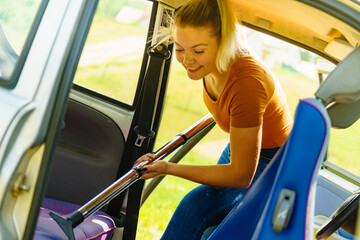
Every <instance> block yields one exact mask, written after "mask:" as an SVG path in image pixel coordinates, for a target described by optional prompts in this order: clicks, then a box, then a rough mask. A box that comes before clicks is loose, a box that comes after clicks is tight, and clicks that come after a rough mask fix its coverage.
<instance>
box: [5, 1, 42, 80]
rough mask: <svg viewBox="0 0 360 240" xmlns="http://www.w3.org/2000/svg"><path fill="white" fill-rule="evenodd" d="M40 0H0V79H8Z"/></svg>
mask: <svg viewBox="0 0 360 240" xmlns="http://www.w3.org/2000/svg"><path fill="white" fill-rule="evenodd" d="M40 3H41V0H16V1H13V0H1V1H0V81H1V82H7V81H9V79H10V77H11V74H12V73H13V71H14V68H15V65H16V63H17V60H18V57H19V55H20V54H21V52H22V50H23V48H24V43H25V40H26V38H27V36H28V34H29V31H30V28H31V25H32V23H33V21H34V18H35V15H36V12H37V10H38V8H39V6H40Z"/></svg>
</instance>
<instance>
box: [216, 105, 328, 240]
mask: <svg viewBox="0 0 360 240" xmlns="http://www.w3.org/2000/svg"><path fill="white" fill-rule="evenodd" d="M330 127H331V123H330V119H329V117H328V115H327V112H326V110H325V108H324V106H323V105H322V104H321V103H320V102H319V101H318V100H316V99H304V100H301V101H300V103H299V105H298V107H297V110H296V114H295V119H294V126H293V129H292V132H291V134H290V136H289V137H288V139H287V141H286V143H285V144H284V145H283V146H282V148H281V149H280V150H279V152H278V153H277V154H276V155H275V157H274V158H273V160H272V161H271V163H270V164H269V165H268V167H267V168H266V169H265V171H264V172H263V174H262V175H261V176H260V177H259V178H258V180H257V181H256V182H255V183H254V184H253V185H252V187H251V188H250V189H249V191H248V192H247V194H246V195H245V196H244V198H243V200H242V201H241V202H240V203H239V204H238V205H237V206H235V207H234V208H233V210H232V211H231V212H230V213H229V214H228V216H227V217H226V218H225V219H224V220H223V222H222V223H221V224H220V225H219V226H218V227H217V229H216V230H215V231H214V232H213V234H212V235H211V236H210V237H209V239H221V240H224V239H291V240H294V239H313V234H312V221H311V219H312V216H313V205H314V204H313V201H314V197H315V195H314V194H313V193H314V191H313V190H314V189H315V185H316V179H317V178H316V177H317V173H318V171H319V168H320V165H321V162H322V161H323V159H324V157H325V155H326V150H327V146H328V141H329V134H330ZM283 189H287V190H290V191H292V192H294V193H295V194H296V195H295V201H294V204H293V208H292V210H290V211H289V212H292V214H291V215H289V216H290V217H289V221H288V224H287V226H286V227H284V228H282V229H281V231H279V230H278V229H277V231H275V230H274V225H273V223H272V222H273V216H274V212H275V209H276V205H277V201H278V198H279V195H280V192H281V191H282V190H283ZM279 217H281V216H280V215H279Z"/></svg>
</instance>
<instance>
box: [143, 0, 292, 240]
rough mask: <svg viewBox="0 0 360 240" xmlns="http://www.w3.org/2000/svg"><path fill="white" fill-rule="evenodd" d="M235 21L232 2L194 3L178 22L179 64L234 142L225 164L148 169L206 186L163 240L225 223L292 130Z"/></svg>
mask: <svg viewBox="0 0 360 240" xmlns="http://www.w3.org/2000/svg"><path fill="white" fill-rule="evenodd" d="M235 23H236V21H235V16H234V13H233V12H232V11H231V7H230V6H229V3H228V2H227V1H226V0H191V1H190V2H188V3H186V4H185V5H184V6H182V7H181V8H180V10H179V11H178V13H177V15H176V17H175V21H174V40H175V51H176V59H177V60H178V61H179V62H180V63H181V64H182V65H183V66H184V68H185V69H186V71H187V75H188V77H189V78H190V79H192V80H202V81H203V86H204V88H203V89H204V90H203V97H204V102H205V105H206V106H207V108H208V110H209V111H210V113H211V114H212V115H213V117H214V119H215V121H216V123H217V124H218V125H219V126H220V128H221V129H223V130H224V131H225V132H228V133H229V135H230V143H229V144H228V146H227V147H226V148H225V150H224V151H223V153H222V155H221V157H220V159H219V161H218V164H217V165H207V166H204V165H200V166H194V165H191V166H190V165H182V164H174V163H169V162H165V161H155V162H153V163H152V164H151V165H148V166H146V168H147V171H146V172H145V173H144V175H143V176H142V178H143V179H149V178H153V177H155V176H158V175H164V174H169V175H173V176H177V177H182V178H185V179H188V180H190V181H194V182H197V183H200V184H202V185H201V186H199V187H197V188H196V189H194V190H192V191H191V192H190V193H188V194H187V195H186V196H185V197H184V199H183V200H182V201H181V203H180V204H179V206H178V208H177V209H176V211H175V213H174V215H173V217H172V219H171V221H170V223H169V225H168V227H167V229H166V231H165V232H164V235H163V238H162V239H200V238H201V236H202V235H203V234H204V231H205V230H206V229H208V228H209V227H211V226H216V225H218V224H219V223H220V222H221V221H222V219H223V218H224V217H225V216H226V215H227V214H228V213H229V211H230V210H231V209H232V208H233V207H234V206H235V204H237V203H238V202H239V201H240V200H241V198H242V197H243V195H244V194H245V192H246V191H247V189H248V188H249V186H251V183H252V182H254V180H255V179H256V178H257V177H258V176H259V175H260V173H261V172H262V171H263V170H264V168H265V167H266V165H267V163H268V162H269V160H270V159H271V158H272V157H273V156H274V155H275V153H276V151H277V150H278V149H279V147H280V146H281V145H282V144H283V143H284V141H285V139H286V138H287V136H288V134H289V133H290V130H291V126H292V118H291V115H290V113H289V109H288V106H287V103H286V99H285V97H284V94H283V92H282V90H281V87H280V85H279V83H278V82H277V81H276V79H274V78H273V77H272V75H271V73H270V72H269V70H268V69H267V68H266V67H264V66H263V65H262V64H261V63H260V62H259V61H257V60H256V59H255V58H254V57H252V56H251V55H250V54H249V52H248V51H247V50H245V49H244V48H242V47H241V46H240V44H239V40H238V38H237V34H236V25H235ZM230 152H231V154H230ZM149 157H152V155H151V154H146V155H144V156H142V157H140V158H139V159H138V161H137V164H138V163H139V162H141V161H145V160H147V159H148V158H149Z"/></svg>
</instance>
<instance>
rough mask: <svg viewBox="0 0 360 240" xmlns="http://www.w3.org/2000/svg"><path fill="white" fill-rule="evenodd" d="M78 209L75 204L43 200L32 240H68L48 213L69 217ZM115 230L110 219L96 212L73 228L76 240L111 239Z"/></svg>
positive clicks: (49, 199)
mask: <svg viewBox="0 0 360 240" xmlns="http://www.w3.org/2000/svg"><path fill="white" fill-rule="evenodd" d="M79 208H80V206H79V205H76V204H72V203H67V202H63V201H59V200H55V199H51V198H44V201H43V203H42V206H41V208H40V213H39V217H38V220H37V224H36V229H35V235H34V239H36V240H47V239H52V240H53V239H54V240H55V239H68V238H67V237H66V235H65V233H64V232H63V231H62V230H61V228H60V227H59V226H58V224H57V223H56V222H55V221H54V219H52V218H51V217H50V215H49V213H50V212H51V211H52V212H56V213H58V214H60V215H69V214H71V213H72V212H73V211H75V210H77V209H79ZM115 228H116V227H115V223H114V221H113V220H112V219H111V217H109V216H108V215H107V214H105V213H103V212H101V211H98V212H96V213H94V214H93V215H91V216H90V217H88V218H87V219H85V220H84V221H83V222H82V223H81V224H80V225H79V226H77V227H76V228H74V235H75V239H76V240H83V239H94V240H108V239H110V238H111V236H112V234H113V231H114V229H115Z"/></svg>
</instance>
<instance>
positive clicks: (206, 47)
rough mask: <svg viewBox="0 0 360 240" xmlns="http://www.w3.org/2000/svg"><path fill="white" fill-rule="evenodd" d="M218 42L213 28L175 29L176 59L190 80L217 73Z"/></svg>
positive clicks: (187, 27) (177, 27) (188, 27)
mask: <svg viewBox="0 0 360 240" xmlns="http://www.w3.org/2000/svg"><path fill="white" fill-rule="evenodd" d="M217 49H218V40H217V38H216V37H215V36H213V32H212V28H211V27H201V28H194V27H190V26H186V27H182V26H176V27H175V51H176V59H177V60H178V61H179V62H180V63H181V64H182V65H183V66H184V68H185V69H186V71H187V75H188V76H189V78H190V79H193V80H199V79H202V78H204V77H205V76H206V75H208V74H210V73H214V72H215V71H217V68H216V53H217Z"/></svg>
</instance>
